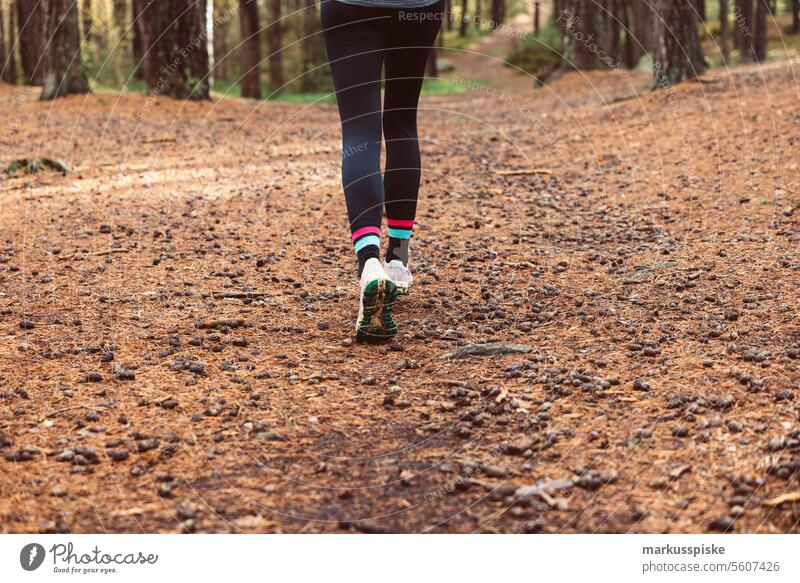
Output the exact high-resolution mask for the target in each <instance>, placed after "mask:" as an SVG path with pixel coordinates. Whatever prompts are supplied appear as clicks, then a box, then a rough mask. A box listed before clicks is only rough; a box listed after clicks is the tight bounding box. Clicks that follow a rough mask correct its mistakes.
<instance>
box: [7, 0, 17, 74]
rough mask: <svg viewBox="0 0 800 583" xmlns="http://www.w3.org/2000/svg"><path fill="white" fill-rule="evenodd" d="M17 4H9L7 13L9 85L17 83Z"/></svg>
mask: <svg viewBox="0 0 800 583" xmlns="http://www.w3.org/2000/svg"><path fill="white" fill-rule="evenodd" d="M16 39H17V3H16V2H11V5H10V6H9V11H8V49H7V50H6V54H7V55H8V68H7V71H6V72H7V73H8V75H7V77H6V81H8V82H9V83H16V82H17V48H16V47H17V43H16Z"/></svg>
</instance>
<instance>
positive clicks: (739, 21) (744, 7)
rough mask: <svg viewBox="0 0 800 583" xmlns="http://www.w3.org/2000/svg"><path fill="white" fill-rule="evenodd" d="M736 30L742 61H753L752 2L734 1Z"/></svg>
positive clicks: (747, 0)
mask: <svg viewBox="0 0 800 583" xmlns="http://www.w3.org/2000/svg"><path fill="white" fill-rule="evenodd" d="M735 17H736V30H737V36H738V39H739V50H740V51H741V56H742V60H743V61H750V60H752V59H753V43H754V38H753V37H754V34H753V24H754V23H753V20H754V19H753V0H736V12H735Z"/></svg>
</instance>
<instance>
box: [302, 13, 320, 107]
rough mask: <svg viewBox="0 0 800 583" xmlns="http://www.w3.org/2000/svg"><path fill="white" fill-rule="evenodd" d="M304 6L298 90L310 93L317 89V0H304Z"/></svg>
mask: <svg viewBox="0 0 800 583" xmlns="http://www.w3.org/2000/svg"><path fill="white" fill-rule="evenodd" d="M305 6H306V7H305V9H304V10H303V36H302V41H301V42H300V50H301V53H302V58H301V61H302V73H303V74H302V75H301V77H300V90H301V91H303V92H304V93H310V92H312V91H316V90H317V89H319V86H318V83H317V81H318V77H319V71H318V70H317V66H318V65H319V62H320V60H321V51H322V42H321V41H322V35H320V22H319V17H318V16H317V0H305Z"/></svg>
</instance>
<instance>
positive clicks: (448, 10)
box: [444, 0, 453, 30]
mask: <svg viewBox="0 0 800 583" xmlns="http://www.w3.org/2000/svg"><path fill="white" fill-rule="evenodd" d="M444 17H445V23H446V25H447V30H453V0H445V5H444Z"/></svg>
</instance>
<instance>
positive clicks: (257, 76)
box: [239, 0, 261, 99]
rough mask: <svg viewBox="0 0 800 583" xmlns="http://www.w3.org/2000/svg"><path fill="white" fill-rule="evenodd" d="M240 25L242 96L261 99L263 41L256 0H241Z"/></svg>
mask: <svg viewBox="0 0 800 583" xmlns="http://www.w3.org/2000/svg"><path fill="white" fill-rule="evenodd" d="M239 26H240V29H241V33H242V41H241V42H242V47H241V51H242V59H241V61H242V73H241V80H240V82H239V84H240V86H241V89H242V97H249V98H251V99H261V42H260V36H261V35H260V30H261V27H260V26H259V24H258V3H257V2H256V0H239Z"/></svg>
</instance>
